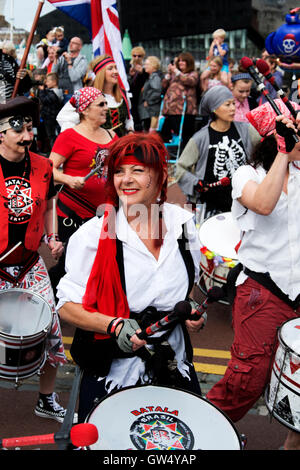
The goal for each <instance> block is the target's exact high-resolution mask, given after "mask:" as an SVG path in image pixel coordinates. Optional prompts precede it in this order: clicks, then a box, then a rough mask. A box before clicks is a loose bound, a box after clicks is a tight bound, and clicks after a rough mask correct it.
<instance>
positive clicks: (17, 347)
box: [0, 289, 52, 380]
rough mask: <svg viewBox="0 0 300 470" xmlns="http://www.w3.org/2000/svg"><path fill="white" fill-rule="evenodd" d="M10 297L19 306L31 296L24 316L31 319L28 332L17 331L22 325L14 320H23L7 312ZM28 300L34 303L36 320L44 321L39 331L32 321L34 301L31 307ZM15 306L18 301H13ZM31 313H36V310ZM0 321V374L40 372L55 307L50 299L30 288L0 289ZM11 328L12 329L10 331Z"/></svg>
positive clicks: (19, 376)
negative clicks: (31, 290)
mask: <svg viewBox="0 0 300 470" xmlns="http://www.w3.org/2000/svg"><path fill="white" fill-rule="evenodd" d="M8 295H10V297H8ZM22 296H23V297H22ZM5 297H6V298H5ZM7 298H8V299H9V300H8V302H9V304H11V303H12V304H14V302H15V303H16V308H20V298H24V299H27V302H25V305H24V307H25V308H24V310H25V312H23V315H24V318H23V319H22V321H24V322H26V321H27V326H26V328H24V331H25V333H26V334H24V335H22V334H21V335H20V334H17V333H18V330H19V328H18V327H14V324H13V321H16V318H17V319H18V320H19V316H17V314H16V318H15V319H14V320H12V319H10V318H9V315H8V312H6V306H7ZM18 299H19V300H18ZM28 300H30V304H31V306H33V307H34V312H35V317H36V318H37V320H36V318H35V322H36V323H40V324H41V327H40V329H38V330H35V331H34V328H33V327H32V326H30V322H29V321H28V318H29V315H30V310H31V308H30V305H29V308H28ZM11 310H12V311H13V310H14V305H11ZM10 313H11V312H10ZM31 314H32V315H33V313H32V310H31ZM10 321H11V324H10ZM28 323H29V325H28ZM0 325H1V326H0V377H1V378H3V379H6V380H16V379H23V378H27V377H30V376H32V375H34V374H35V373H37V372H38V371H39V370H40V368H41V367H42V366H43V364H44V363H45V360H46V351H45V350H46V338H47V335H48V334H49V331H50V329H51V325H52V311H51V308H50V306H49V305H48V304H47V302H45V300H44V299H43V298H42V297H41V296H40V295H38V294H36V293H33V292H30V291H28V290H26V289H10V290H7V291H0ZM9 326H10V327H11V328H9ZM30 328H32V334H29V330H30ZM9 329H10V330H11V332H8V330H9ZM21 329H22V328H21ZM20 331H21V330H20Z"/></svg>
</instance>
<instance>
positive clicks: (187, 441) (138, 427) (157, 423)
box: [86, 385, 242, 450]
mask: <svg viewBox="0 0 300 470" xmlns="http://www.w3.org/2000/svg"><path fill="white" fill-rule="evenodd" d="M86 422H89V423H92V424H94V425H95V426H96V427H97V428H98V433H99V436H100V437H99V440H98V442H97V443H96V444H94V445H92V446H90V447H89V448H88V450H113V449H115V450H191V449H194V450H201V449H202V450H229V449H230V450H241V449H242V443H241V439H240V437H239V435H238V433H237V431H236V430H235V428H234V426H233V424H232V422H231V421H230V420H229V419H228V418H227V417H226V416H225V414H223V412H222V411H221V410H219V409H218V408H217V407H216V406H215V405H213V404H211V403H210V402H208V401H207V400H205V399H204V398H202V397H199V396H198V395H196V394H194V393H191V392H186V391H184V390H180V389H175V388H173V387H172V388H171V387H166V386H164V387H161V386H156V385H155V386H153V385H142V386H137V387H126V388H124V389H121V390H119V391H117V392H114V393H111V394H110V395H109V396H107V397H105V398H104V399H102V400H101V401H100V403H99V404H98V405H96V406H95V407H94V409H93V410H92V411H91V413H90V414H89V416H88V417H87V419H86ZM169 430H170V431H172V432H174V433H178V436H179V439H177V437H176V436H175V437H174V441H170V440H166V439H165V441H164V442H163V444H164V445H163V446H161V442H159V439H158V440H157V441H156V443H153V442H152V437H153V434H152V436H150V437H149V438H148V436H147V434H148V433H151V432H152V431H153V432H154V433H157V434H159V433H160V432H161V433H163V435H164V436H165V435H166V432H168V431H169ZM154 435H155V434H154ZM149 441H150V442H149ZM170 442H171V444H170ZM166 443H167V444H166Z"/></svg>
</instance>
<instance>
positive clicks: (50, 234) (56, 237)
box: [45, 233, 60, 244]
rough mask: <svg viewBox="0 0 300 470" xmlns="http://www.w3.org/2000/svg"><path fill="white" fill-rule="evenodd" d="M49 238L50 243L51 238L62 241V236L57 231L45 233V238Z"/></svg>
mask: <svg viewBox="0 0 300 470" xmlns="http://www.w3.org/2000/svg"><path fill="white" fill-rule="evenodd" d="M46 238H47V244H48V243H49V241H50V240H55V241H56V242H60V238H59V236H58V234H57V233H55V234H54V233H49V235H47V237H46V235H45V239H46Z"/></svg>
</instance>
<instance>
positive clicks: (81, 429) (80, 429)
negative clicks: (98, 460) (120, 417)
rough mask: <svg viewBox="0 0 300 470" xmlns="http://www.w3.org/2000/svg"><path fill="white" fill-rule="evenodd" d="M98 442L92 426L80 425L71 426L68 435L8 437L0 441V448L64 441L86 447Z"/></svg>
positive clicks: (96, 433) (95, 429) (59, 433)
mask: <svg viewBox="0 0 300 470" xmlns="http://www.w3.org/2000/svg"><path fill="white" fill-rule="evenodd" d="M97 440H98V430H97V428H96V426H95V425H94V424H91V423H81V424H77V425H76V426H73V427H72V428H71V431H70V433H67V434H66V433H61V432H57V433H56V434H42V435H40V436H23V437H9V438H7V439H0V446H1V447H2V448H7V447H24V446H36V445H44V444H55V443H58V442H62V441H65V442H66V443H72V444H73V445H74V446H76V447H86V446H90V445H92V444H94V443H95V442H97Z"/></svg>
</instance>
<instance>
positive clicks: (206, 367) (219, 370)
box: [194, 362, 226, 375]
mask: <svg viewBox="0 0 300 470" xmlns="http://www.w3.org/2000/svg"><path fill="white" fill-rule="evenodd" d="M194 367H195V370H196V372H203V373H204V374H216V375H224V374H225V370H226V366H220V365H218V364H203V363H200V362H194Z"/></svg>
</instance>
